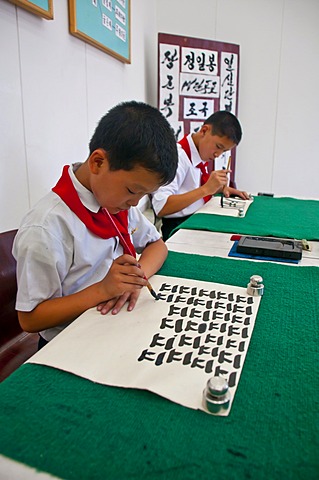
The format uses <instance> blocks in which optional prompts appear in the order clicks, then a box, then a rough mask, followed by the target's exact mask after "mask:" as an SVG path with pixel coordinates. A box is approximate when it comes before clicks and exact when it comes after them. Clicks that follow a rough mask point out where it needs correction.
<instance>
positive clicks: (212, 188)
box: [203, 170, 230, 196]
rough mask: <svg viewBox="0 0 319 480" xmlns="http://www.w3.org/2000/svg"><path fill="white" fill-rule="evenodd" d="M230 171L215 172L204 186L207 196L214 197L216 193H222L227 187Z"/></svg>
mask: <svg viewBox="0 0 319 480" xmlns="http://www.w3.org/2000/svg"><path fill="white" fill-rule="evenodd" d="M229 172H230V170H214V171H213V172H212V173H211V174H210V176H209V179H208V180H207V182H206V183H205V184H204V185H203V188H204V189H205V190H206V192H207V193H205V196H206V195H214V194H215V193H217V192H219V191H221V190H222V189H223V187H225V185H227V182H228V178H227V173H229Z"/></svg>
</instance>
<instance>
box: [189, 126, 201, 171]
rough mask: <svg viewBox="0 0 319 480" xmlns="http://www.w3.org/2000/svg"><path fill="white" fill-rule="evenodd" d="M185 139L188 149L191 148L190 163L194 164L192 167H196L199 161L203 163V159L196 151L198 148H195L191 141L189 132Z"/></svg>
mask: <svg viewBox="0 0 319 480" xmlns="http://www.w3.org/2000/svg"><path fill="white" fill-rule="evenodd" d="M187 141H188V143H189V146H190V149H191V160H192V164H193V165H194V167H197V165H199V164H200V163H205V162H203V160H202V159H201V158H200V156H199V152H198V150H197V148H196V145H195V143H194V141H193V138H192V134H191V133H190V134H189V135H187Z"/></svg>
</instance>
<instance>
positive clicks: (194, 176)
mask: <svg viewBox="0 0 319 480" xmlns="http://www.w3.org/2000/svg"><path fill="white" fill-rule="evenodd" d="M187 141H188V143H189V146H190V151H191V160H190V159H189V158H188V156H187V154H186V153H185V151H184V150H183V148H182V147H181V146H180V145H179V144H177V151H178V166H177V171H176V175H175V178H174V180H173V181H172V182H171V183H169V184H168V185H164V186H163V187H160V188H159V189H158V190H157V191H156V192H155V193H153V195H152V204H153V208H154V210H155V213H156V214H157V215H158V213H159V212H160V211H161V210H162V208H163V207H164V205H165V203H166V202H167V199H168V197H169V196H171V195H177V194H181V193H186V192H190V191H191V190H194V189H195V188H198V187H199V186H200V177H201V171H200V169H199V168H197V165H199V164H200V163H203V162H202V159H201V158H200V156H199V153H198V150H197V148H196V146H195V144H194V142H193V139H192V135H191V134H189V135H188V136H187ZM204 203H205V202H204V200H203V199H202V198H201V199H200V200H197V201H196V202H194V203H192V204H191V205H189V206H188V207H186V208H183V210H180V211H179V212H175V213H172V214H171V215H167V218H179V217H186V216H187V215H191V214H192V213H194V212H196V210H198V209H199V208H200V207H202V206H203V205H204Z"/></svg>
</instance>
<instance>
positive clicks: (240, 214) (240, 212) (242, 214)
mask: <svg viewBox="0 0 319 480" xmlns="http://www.w3.org/2000/svg"><path fill="white" fill-rule="evenodd" d="M238 216H239V217H243V216H244V209H243V208H239V209H238Z"/></svg>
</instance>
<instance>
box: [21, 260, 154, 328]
mask: <svg viewBox="0 0 319 480" xmlns="http://www.w3.org/2000/svg"><path fill="white" fill-rule="evenodd" d="M146 283H147V281H146V280H145V279H144V278H143V271H142V269H141V268H139V267H138V261H137V260H136V259H135V258H134V257H131V256H130V255H122V256H120V257H118V258H117V259H116V260H114V262H113V263H112V266H111V268H110V269H109V271H108V273H107V275H106V276H105V277H104V278H103V279H102V280H101V281H100V282H97V283H95V284H93V285H91V286H89V287H86V288H84V289H83V290H81V291H80V292H77V293H73V294H71V295H68V296H65V297H59V298H53V299H50V300H45V301H44V302H42V303H40V304H39V305H37V307H36V308H34V309H33V310H32V311H31V312H22V311H18V316H19V322H20V324H21V327H22V329H23V330H25V331H27V332H39V331H41V330H45V329H47V328H51V327H56V326H57V325H61V324H64V323H67V322H71V321H73V320H75V318H77V317H78V316H79V315H81V314H82V313H83V312H85V310H87V309H89V308H92V307H95V306H96V305H98V304H99V303H101V302H103V301H106V300H109V299H111V298H114V297H118V296H121V295H123V294H124V292H129V293H134V292H136V291H137V290H140V289H141V288H142V287H143V286H145V285H146Z"/></svg>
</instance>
